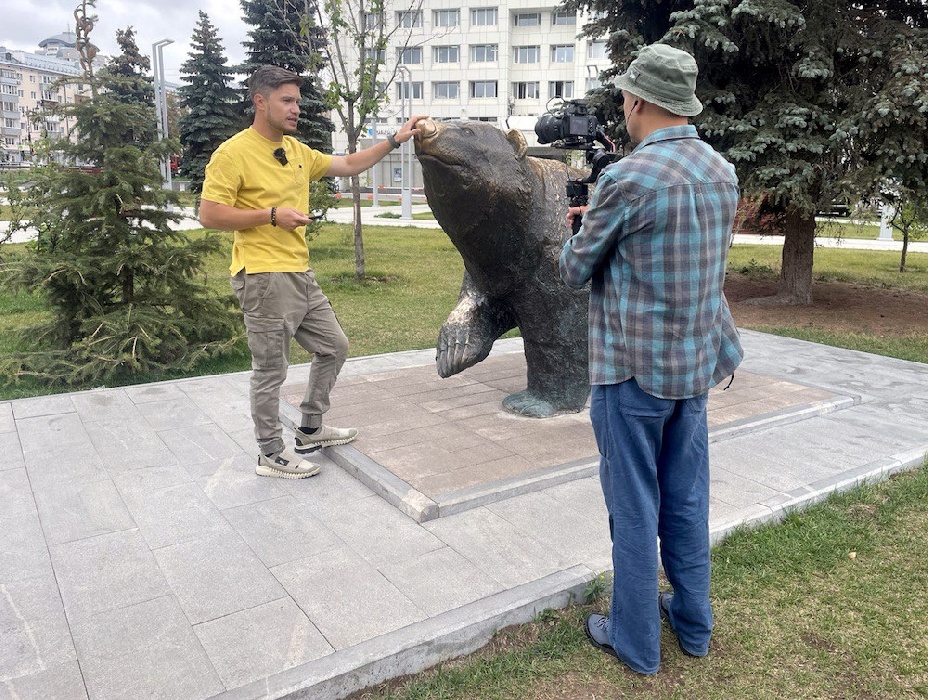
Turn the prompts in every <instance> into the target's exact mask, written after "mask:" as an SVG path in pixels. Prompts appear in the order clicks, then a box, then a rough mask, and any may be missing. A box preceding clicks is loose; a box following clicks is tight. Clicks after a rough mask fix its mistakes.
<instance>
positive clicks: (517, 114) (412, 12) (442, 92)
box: [334, 0, 610, 187]
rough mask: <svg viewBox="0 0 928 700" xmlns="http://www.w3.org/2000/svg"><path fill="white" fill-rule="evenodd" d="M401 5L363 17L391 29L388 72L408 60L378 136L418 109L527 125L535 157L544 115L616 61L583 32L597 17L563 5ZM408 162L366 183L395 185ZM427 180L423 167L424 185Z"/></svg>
mask: <svg viewBox="0 0 928 700" xmlns="http://www.w3.org/2000/svg"><path fill="white" fill-rule="evenodd" d="M388 7H391V5H388ZM392 7H393V8H394V9H392V10H390V11H385V13H384V16H373V15H372V16H369V17H366V18H363V21H365V22H366V23H368V25H369V26H371V25H372V24H373V23H378V22H379V23H383V24H384V26H385V33H391V40H390V42H391V43H390V44H389V45H388V47H387V49H386V54H385V55H384V57H383V60H384V62H385V64H386V66H387V68H388V69H390V68H392V66H393V65H394V64H396V63H399V64H400V67H399V74H398V76H397V79H396V81H395V82H394V84H393V85H391V86H390V88H389V91H388V96H389V103H388V104H386V105H385V106H384V107H383V108H382V109H381V111H380V113H379V115H378V119H377V123H376V128H375V125H373V124H371V125H369V128H368V133H369V134H371V135H372V138H384V137H385V136H386V135H387V134H390V133H393V132H394V131H395V130H396V129H397V127H398V125H400V124H402V123H403V122H404V120H405V119H406V118H407V117H408V115H411V114H428V115H430V116H431V117H432V118H433V119H436V120H476V121H486V122H491V123H493V124H494V125H496V126H498V127H499V128H501V129H519V130H520V131H521V132H522V133H523V135H524V136H525V140H526V142H527V143H528V145H529V153H533V152H539V151H540V150H541V149H539V148H538V140H537V138H536V136H535V131H534V128H535V123H536V121H537V120H538V117H540V116H541V115H543V114H545V113H546V112H547V111H548V109H549V107H550V106H551V105H553V104H555V103H558V102H560V101H561V100H571V99H579V98H583V97H584V95H585V94H586V93H587V91H589V90H591V89H593V88H596V87H599V85H600V82H599V74H600V72H601V71H602V70H604V69H605V68H607V67H608V66H609V65H610V63H609V60H608V58H607V56H606V46H605V41H592V40H589V39H586V38H578V36H577V35H578V34H579V33H580V31H581V29H582V28H583V25H584V24H585V22H586V21H587V19H588V18H587V17H585V16H584V15H577V14H575V13H573V12H562V11H559V10H558V3H554V2H547V3H540V2H539V0H496V1H495V2H494V0H423V2H422V3H421V5H419V6H418V7H416V8H415V9H407V8H409V7H410V5H408V4H396V3H394V4H392ZM395 8H400V9H395ZM394 29H395V30H396V31H392V30H394ZM336 40H337V39H336ZM355 51H356V50H355ZM346 53H347V55H349V56H350V55H352V52H351V51H350V50H349V51H347V52H346ZM368 144H369V141H368ZM334 145H335V149H336V151H343V150H344V149H345V148H346V145H347V140H346V137H345V136H344V134H343V133H341V134H339V133H336V134H335V139H334ZM365 145H367V144H365ZM399 160H400V159H399V157H398V154H396V155H392V156H391V157H390V158H388V159H387V160H385V161H383V162H382V163H381V165H380V167H379V168H378V169H377V170H375V171H374V172H373V173H372V178H371V180H372V182H368V183H365V184H368V185H373V184H375V183H379V184H380V185H384V184H386V185H387V186H390V185H393V186H395V185H396V184H397V182H398V180H399V179H400V177H399V175H398V166H399V165H401V164H400V163H399ZM416 170H418V169H417V168H416ZM420 185H421V176H420V175H419V174H418V172H416V174H415V177H414V186H416V187H418V186H420Z"/></svg>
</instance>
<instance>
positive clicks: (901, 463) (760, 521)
mask: <svg viewBox="0 0 928 700" xmlns="http://www.w3.org/2000/svg"><path fill="white" fill-rule="evenodd" d="M926 460H928V443H926V444H924V445H922V446H920V447H915V448H912V449H909V450H906V451H904V452H897V453H896V454H894V455H890V456H889V457H883V458H882V459H878V460H876V461H874V462H870V463H868V464H864V465H861V466H859V467H856V468H854V469H849V470H847V471H845V472H842V473H840V474H836V475H834V476H832V477H828V478H825V479H820V480H819V481H816V482H813V483H812V484H809V485H808V486H803V487H801V488H798V489H794V490H793V491H790V492H789V493H785V494H780V495H778V496H777V497H775V498H773V499H770V500H769V501H767V502H765V503H758V504H755V505H754V506H751V507H749V508H746V509H744V510H742V511H741V512H740V513H738V514H737V515H736V516H734V517H732V518H730V519H729V520H727V521H726V522H724V523H721V524H719V525H717V526H715V527H713V528H712V529H711V531H710V533H709V537H710V540H711V541H712V544H713V545H715V544H718V543H719V542H721V541H722V540H723V539H725V537H726V536H727V535H729V534H730V533H732V532H733V531H735V530H738V529H742V528H748V529H750V528H755V527H759V526H761V525H764V524H767V523H774V522H779V521H781V520H783V519H784V518H785V517H786V516H787V515H788V514H789V513H791V512H794V511H797V510H801V509H803V508H807V507H809V506H811V505H814V504H816V503H818V502H820V501H823V500H825V499H826V498H828V497H829V496H830V495H831V494H833V493H839V492H843V491H849V490H851V489H854V488H856V487H858V486H864V485H866V484H875V483H878V482H880V481H883V480H885V479H888V478H889V477H890V476H892V475H893V474H896V473H897V472H904V471H909V470H912V469H917V468H919V467H921V466H922V464H924V463H925V461H926Z"/></svg>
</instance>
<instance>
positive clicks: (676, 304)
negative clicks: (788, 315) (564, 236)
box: [560, 125, 744, 399]
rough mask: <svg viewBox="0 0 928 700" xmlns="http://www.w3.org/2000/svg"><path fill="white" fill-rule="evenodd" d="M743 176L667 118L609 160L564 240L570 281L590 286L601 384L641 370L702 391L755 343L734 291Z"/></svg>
mask: <svg viewBox="0 0 928 700" xmlns="http://www.w3.org/2000/svg"><path fill="white" fill-rule="evenodd" d="M738 196H739V193H738V178H737V176H736V175H735V170H734V168H733V167H732V165H731V164H730V163H728V161H726V160H725V159H724V158H722V156H720V155H719V154H718V153H716V152H715V151H714V150H712V148H711V147H710V146H708V145H707V144H706V143H705V142H703V141H702V140H701V139H700V138H699V136H698V135H697V133H696V129H695V128H694V127H693V126H689V125H687V126H674V127H669V128H666V129H658V130H657V131H654V132H652V133H651V134H650V135H648V137H647V138H645V139H644V140H643V141H642V142H641V143H640V144H639V145H638V147H637V148H636V149H635V150H634V152H633V153H632V154H631V155H629V156H627V157H625V158H623V159H622V160H620V161H619V162H618V163H615V164H613V165H610V166H609V167H607V168H606V169H605V170H603V172H602V174H601V176H600V177H599V181H598V183H597V185H596V189H595V191H594V192H593V196H592V199H591V202H590V209H589V211H587V212H586V213H585V214H584V215H583V227H582V228H581V229H580V232H579V233H577V235H575V236H573V237H572V238H571V239H570V240H569V241H567V244H566V245H565V246H564V250H563V251H562V252H561V257H560V272H561V278H562V279H563V280H564V282H565V283H566V284H567V285H568V286H570V287H573V288H580V287H582V286H583V285H584V284H586V283H587V282H588V281H590V280H592V289H591V290H590V314H589V324H590V329H589V349H590V383H591V384H618V383H620V382H623V381H625V380H627V379H630V378H631V377H634V378H635V380H636V381H637V382H638V385H639V386H640V387H641V388H642V389H643V390H644V391H646V392H647V393H649V394H651V395H652V396H656V397H658V398H665V399H683V398H689V397H692V396H696V395H698V394H702V393H704V392H706V391H708V390H709V388H710V387H712V386H714V385H716V384H718V383H719V382H720V381H722V380H723V379H724V378H725V377H727V376H729V375H731V374H732V373H733V372H734V371H735V368H736V367H737V366H738V364H739V363H740V362H741V358H742V357H743V356H744V352H743V351H742V349H741V341H740V339H739V337H738V331H737V329H736V328H735V323H734V321H733V320H732V317H731V312H730V311H729V310H728V302H727V301H726V300H725V295H724V294H723V293H722V284H723V283H724V281H725V265H726V262H727V259H728V246H729V243H730V238H731V230H732V223H733V221H734V216H735V208H736V206H737V204H738Z"/></svg>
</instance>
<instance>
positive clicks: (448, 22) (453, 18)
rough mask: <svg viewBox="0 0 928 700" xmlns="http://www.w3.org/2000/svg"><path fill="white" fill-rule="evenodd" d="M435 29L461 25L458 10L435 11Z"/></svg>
mask: <svg viewBox="0 0 928 700" xmlns="http://www.w3.org/2000/svg"><path fill="white" fill-rule="evenodd" d="M434 18H435V22H434V24H435V26H436V27H457V26H459V25H460V24H461V11H460V10H435V14H434Z"/></svg>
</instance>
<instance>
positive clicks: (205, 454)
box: [158, 425, 244, 473]
mask: <svg viewBox="0 0 928 700" xmlns="http://www.w3.org/2000/svg"><path fill="white" fill-rule="evenodd" d="M158 437H159V438H160V439H161V441H162V442H163V443H164V444H165V445H166V446H167V448H168V449H169V450H170V451H171V453H172V454H173V455H174V457H175V458H176V459H177V460H178V461H179V462H181V463H182V464H184V465H185V466H186V467H187V469H188V471H190V472H191V473H195V470H194V469H191V468H190V466H189V465H199V464H203V463H210V462H212V463H216V462H219V461H220V460H228V459H231V458H235V457H239V456H241V455H242V454H243V452H244V451H243V450H242V448H241V447H240V446H239V445H238V443H237V442H235V440H233V439H232V438H231V437H229V434H228V433H227V432H226V431H225V430H223V429H222V428H220V427H219V426H218V425H196V426H187V427H183V428H171V429H168V430H162V431H161V432H159V433H158Z"/></svg>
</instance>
